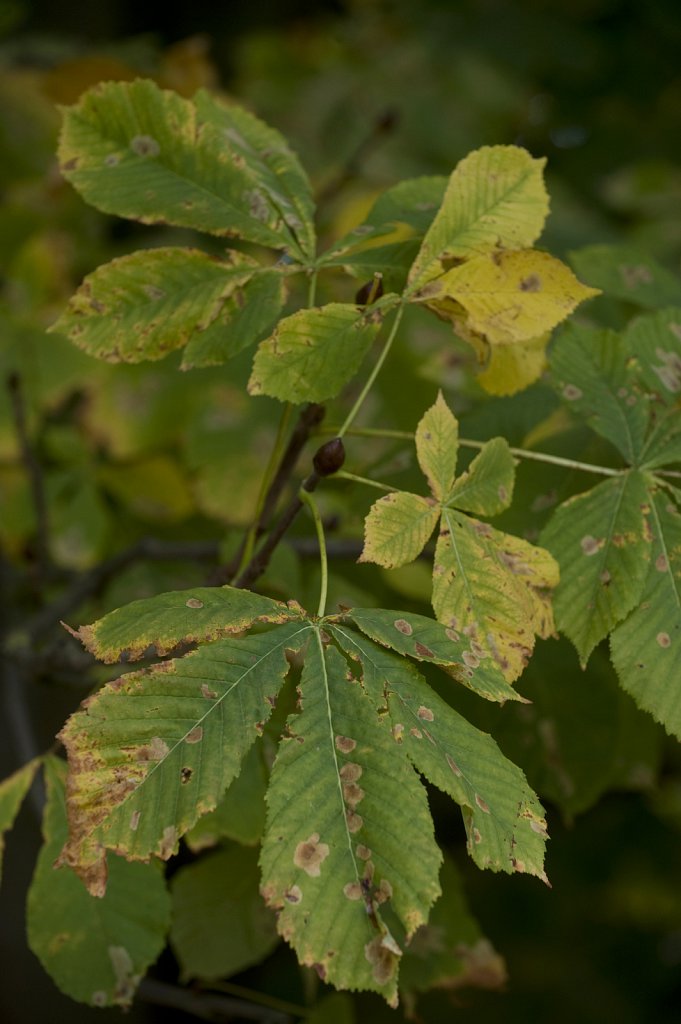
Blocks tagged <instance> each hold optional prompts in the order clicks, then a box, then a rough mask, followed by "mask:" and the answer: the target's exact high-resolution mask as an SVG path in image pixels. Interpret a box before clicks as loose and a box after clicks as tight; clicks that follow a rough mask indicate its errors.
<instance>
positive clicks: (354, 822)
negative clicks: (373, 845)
mask: <svg viewBox="0 0 681 1024" xmlns="http://www.w3.org/2000/svg"><path fill="white" fill-rule="evenodd" d="M345 822H346V824H347V826H348V832H352V833H353V835H354V833H355V832H359V830H360V829H361V827H362V825H363V824H364V818H363V817H362V815H361V814H357V812H356V811H347V812H346V815H345Z"/></svg>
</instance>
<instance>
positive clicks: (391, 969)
mask: <svg viewBox="0 0 681 1024" xmlns="http://www.w3.org/2000/svg"><path fill="white" fill-rule="evenodd" d="M364 956H365V957H366V959H367V960H368V961H369V963H370V964H371V967H372V971H371V973H372V975H373V978H374V981H375V982H376V984H377V985H386V984H387V983H388V982H389V981H390V979H391V978H392V977H393V976H394V974H395V971H396V970H397V962H398V960H397V956H396V955H395V953H393V952H392V951H391V950H389V949H386V947H385V946H384V945H383V941H382V938H381V936H380V935H377V936H376V938H375V939H372V940H371V942H367V944H366V946H365V947H364Z"/></svg>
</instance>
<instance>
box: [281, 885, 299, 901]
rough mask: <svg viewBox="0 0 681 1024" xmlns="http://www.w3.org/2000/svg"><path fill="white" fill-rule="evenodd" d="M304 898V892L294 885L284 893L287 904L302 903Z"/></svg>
mask: <svg viewBox="0 0 681 1024" xmlns="http://www.w3.org/2000/svg"><path fill="white" fill-rule="evenodd" d="M302 898H303V891H302V889H301V888H300V887H299V886H297V885H292V886H291V888H290V889H287V890H286V892H285V893H284V899H285V900H286V902H287V903H300V901H301V900H302Z"/></svg>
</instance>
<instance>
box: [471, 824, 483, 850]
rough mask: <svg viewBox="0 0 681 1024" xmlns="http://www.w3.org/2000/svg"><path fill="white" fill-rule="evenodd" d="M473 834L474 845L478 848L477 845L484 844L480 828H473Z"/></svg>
mask: <svg viewBox="0 0 681 1024" xmlns="http://www.w3.org/2000/svg"><path fill="white" fill-rule="evenodd" d="M472 833H473V842H474V843H475V844H476V846H477V844H478V843H481V842H482V836H481V835H480V829H478V828H473V829H472Z"/></svg>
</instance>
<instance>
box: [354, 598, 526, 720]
mask: <svg viewBox="0 0 681 1024" xmlns="http://www.w3.org/2000/svg"><path fill="white" fill-rule="evenodd" d="M347 618H348V619H350V621H352V622H354V623H355V624H356V625H357V626H358V627H359V628H360V629H361V630H362V632H363V633H364V634H365V635H366V636H368V637H370V639H372V640H375V641H376V643H378V644H382V645H383V646H384V647H390V648H392V650H394V651H396V652H397V653H398V654H402V655H405V656H407V657H410V658H415V659H416V660H417V661H425V662H430V663H431V664H433V665H441V666H442V667H443V668H445V669H446V670H447V671H448V673H449V674H450V675H452V676H454V678H455V679H456V680H457V682H460V683H463V685H464V686H467V687H468V688H469V689H470V690H473V691H474V692H475V693H477V694H478V695H479V696H480V697H484V698H485V699H486V700H493V701H501V702H503V701H505V700H522V697H520V696H519V695H518V694H517V693H516V691H515V690H514V689H513V687H512V686H509V684H508V683H507V682H506V680H505V678H504V676H503V674H502V671H501V669H500V667H499V665H498V664H497V663H496V662H495V661H493V660H492V659H487V658H482V659H481V658H480V656H479V654H477V653H476V651H478V650H479V645H478V644H477V643H476V642H475V640H474V639H473V640H469V638H468V637H467V636H466V635H465V634H464V635H463V636H462V635H461V634H460V633H459V632H458V631H457V630H455V629H453V628H451V627H449V626H443V625H442V624H441V623H440V622H434V621H433V619H428V618H426V617H425V616H424V615H416V614H414V613H411V612H410V613H409V614H407V613H406V612H395V611H386V610H385V609H382V608H381V609H377V608H352V609H351V610H350V611H349V612H348V613H347Z"/></svg>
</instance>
